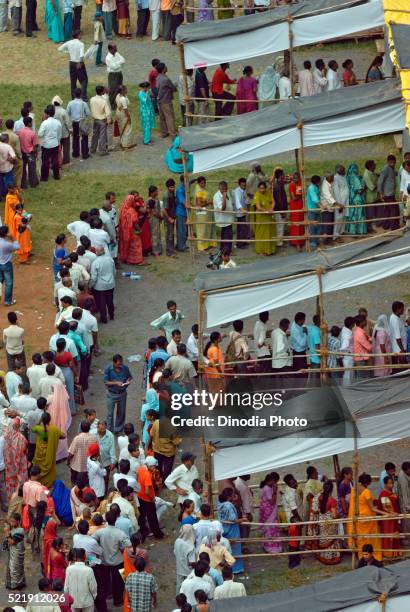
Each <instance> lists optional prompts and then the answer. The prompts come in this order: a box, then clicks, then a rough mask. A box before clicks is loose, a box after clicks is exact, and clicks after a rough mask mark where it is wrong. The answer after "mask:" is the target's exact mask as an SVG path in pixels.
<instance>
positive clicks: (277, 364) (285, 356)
mask: <svg viewBox="0 0 410 612" xmlns="http://www.w3.org/2000/svg"><path fill="white" fill-rule="evenodd" d="M292 363H293V357H292V351H291V348H290V344H289V339H288V336H287V335H286V333H285V332H284V331H283V329H280V327H278V328H277V329H275V330H274V331H273V332H272V368H274V369H280V368H285V367H290V366H291V365H292Z"/></svg>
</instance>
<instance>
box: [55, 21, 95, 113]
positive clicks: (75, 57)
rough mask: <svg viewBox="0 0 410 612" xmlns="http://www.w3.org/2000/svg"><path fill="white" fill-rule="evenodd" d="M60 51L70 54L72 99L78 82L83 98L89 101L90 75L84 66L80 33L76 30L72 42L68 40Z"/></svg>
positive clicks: (59, 48)
mask: <svg viewBox="0 0 410 612" xmlns="http://www.w3.org/2000/svg"><path fill="white" fill-rule="evenodd" d="M58 51H60V53H68V55H69V56H70V63H69V69H70V83H71V98H74V92H75V90H76V87H77V81H78V82H79V83H80V87H81V97H82V99H83V100H85V101H87V85H88V75H87V70H86V68H85V64H84V43H83V42H82V41H81V40H80V32H79V31H78V30H75V31H74V32H73V38H72V40H68V41H67V42H65V43H64V44H62V45H61V46H60V47H58Z"/></svg>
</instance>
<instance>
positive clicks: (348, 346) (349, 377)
mask: <svg viewBox="0 0 410 612" xmlns="http://www.w3.org/2000/svg"><path fill="white" fill-rule="evenodd" d="M354 326H355V320H354V318H353V317H346V318H345V320H344V326H343V327H342V331H341V333H340V352H341V353H349V354H348V355H344V356H343V367H344V368H353V355H352V353H353V328H354ZM353 375H354V371H353V370H351V369H345V371H344V372H343V386H344V387H345V386H346V385H350V384H351V383H352V382H353Z"/></svg>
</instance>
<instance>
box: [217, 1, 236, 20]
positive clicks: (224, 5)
mask: <svg viewBox="0 0 410 612" xmlns="http://www.w3.org/2000/svg"><path fill="white" fill-rule="evenodd" d="M217 5H218V8H220V9H224V10H222V11H218V20H219V19H232V17H234V16H235V10H234V9H233V8H232V4H231V0H217ZM227 9H231V10H230V11H229V10H227Z"/></svg>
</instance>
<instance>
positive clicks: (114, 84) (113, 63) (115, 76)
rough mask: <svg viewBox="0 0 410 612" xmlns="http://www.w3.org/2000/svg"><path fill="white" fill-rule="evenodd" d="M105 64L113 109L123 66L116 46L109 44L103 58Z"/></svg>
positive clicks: (122, 59)
mask: <svg viewBox="0 0 410 612" xmlns="http://www.w3.org/2000/svg"><path fill="white" fill-rule="evenodd" d="M105 64H106V66H107V72H108V91H109V97H110V104H111V108H114V105H115V98H116V96H117V93H118V89H119V87H120V86H121V85H122V81H123V74H122V67H123V65H124V64H125V59H124V58H123V56H122V55H121V54H120V53H118V50H117V45H114V44H109V45H108V53H107V55H106V57H105Z"/></svg>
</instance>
